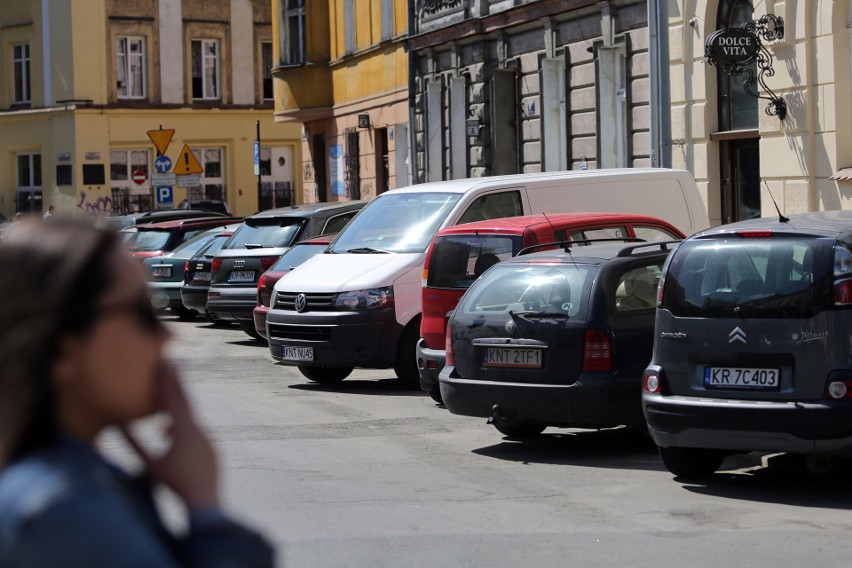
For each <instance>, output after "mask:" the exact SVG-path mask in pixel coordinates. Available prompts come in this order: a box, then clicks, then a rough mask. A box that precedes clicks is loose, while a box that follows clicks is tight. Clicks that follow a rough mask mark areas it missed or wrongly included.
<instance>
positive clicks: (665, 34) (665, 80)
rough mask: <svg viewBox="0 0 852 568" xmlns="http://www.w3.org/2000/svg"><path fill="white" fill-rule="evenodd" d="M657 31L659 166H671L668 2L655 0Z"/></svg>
mask: <svg viewBox="0 0 852 568" xmlns="http://www.w3.org/2000/svg"><path fill="white" fill-rule="evenodd" d="M657 2H658V3H657V32H658V37H659V41H660V47H659V50H658V52H657V57H658V59H659V63H658V65H659V68H658V75H657V77H658V79H659V82H660V83H659V85H658V86H657V93H658V96H659V98H660V118H659V126H660V131H659V134H658V137H659V139H660V154H659V155H660V167H662V168H671V167H672V115H671V109H672V92H671V83H670V71H671V68H670V66H671V62H670V61H669V2H668V0H657Z"/></svg>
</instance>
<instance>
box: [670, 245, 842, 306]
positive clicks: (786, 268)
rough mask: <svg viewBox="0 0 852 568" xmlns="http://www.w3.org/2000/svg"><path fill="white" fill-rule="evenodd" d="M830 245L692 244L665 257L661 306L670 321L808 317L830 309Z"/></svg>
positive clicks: (682, 246) (683, 246)
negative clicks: (676, 318) (673, 318)
mask: <svg viewBox="0 0 852 568" xmlns="http://www.w3.org/2000/svg"><path fill="white" fill-rule="evenodd" d="M831 244H832V240H830V239H817V238H796V239H793V238H734V239H725V240H721V239H706V240H705V239H697V240H694V241H691V242H687V243H684V244H683V245H681V247H680V248H679V249H678V250H677V252H676V253H675V254H674V256H673V257H672V258H671V263H670V266H669V268H668V272H667V274H666V276H665V278H666V280H665V285H664V286H665V287H664V292H663V303H662V307H663V308H665V309H668V310H670V311H671V312H672V314H674V315H676V316H684V317H714V318H739V317H755V318H776V319H782V318H809V317H813V316H814V315H816V314H817V313H819V312H820V311H822V310H824V309H826V308H828V307H829V306H830V305H831V299H832V291H831V278H830V276H831V272H832V254H831V252H832V247H831Z"/></svg>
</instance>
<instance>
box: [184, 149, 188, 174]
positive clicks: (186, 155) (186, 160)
mask: <svg viewBox="0 0 852 568" xmlns="http://www.w3.org/2000/svg"><path fill="white" fill-rule="evenodd" d="M183 161H184V162H186V171H189V154H187V153H186V152H184V154H183Z"/></svg>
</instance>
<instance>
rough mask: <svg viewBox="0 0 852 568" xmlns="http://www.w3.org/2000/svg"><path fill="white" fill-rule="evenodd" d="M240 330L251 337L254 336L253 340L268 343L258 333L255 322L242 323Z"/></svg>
mask: <svg viewBox="0 0 852 568" xmlns="http://www.w3.org/2000/svg"><path fill="white" fill-rule="evenodd" d="M240 329H241V330H243V331H244V332H246V333H247V334H249V335H250V336H252V337H253V338H255V339H257V340H258V341H266V340H265V339H264V338H263V337H262V336H261V335H260V334H259V333H258V332H257V329H255V327H254V322H253V321H241V322H240Z"/></svg>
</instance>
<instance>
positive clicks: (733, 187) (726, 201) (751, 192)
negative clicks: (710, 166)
mask: <svg viewBox="0 0 852 568" xmlns="http://www.w3.org/2000/svg"><path fill="white" fill-rule="evenodd" d="M758 142H759V139H756V138H750V139H744V140H726V141H723V142H722V144H721V151H722V154H721V158H722V159H721V165H722V219H723V220H724V221H725V222H726V223H732V222H734V221H740V220H743V219H753V218H755V217H760V147H759V146H758Z"/></svg>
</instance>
